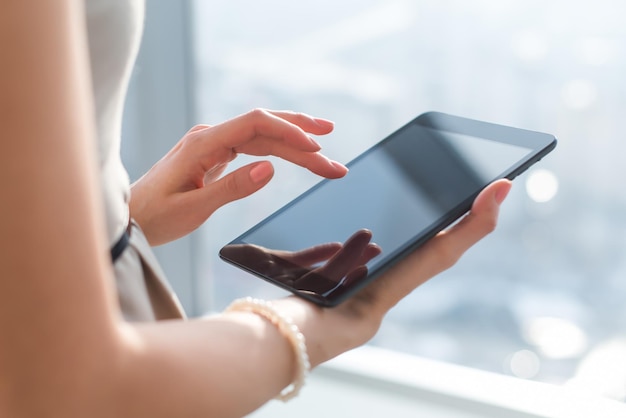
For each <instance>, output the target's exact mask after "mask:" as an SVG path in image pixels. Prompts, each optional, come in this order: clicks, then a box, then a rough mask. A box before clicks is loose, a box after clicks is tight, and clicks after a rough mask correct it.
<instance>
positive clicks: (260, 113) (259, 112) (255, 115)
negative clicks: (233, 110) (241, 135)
mask: <svg viewBox="0 0 626 418" xmlns="http://www.w3.org/2000/svg"><path fill="white" fill-rule="evenodd" d="M267 113H268V112H267V110H265V109H263V108H261V107H256V108H254V109H252V110H250V111H249V112H248V116H249V117H250V118H251V119H252V120H258V119H262V118H265V117H267Z"/></svg>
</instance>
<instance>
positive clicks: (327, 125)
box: [313, 118, 335, 133]
mask: <svg viewBox="0 0 626 418" xmlns="http://www.w3.org/2000/svg"><path fill="white" fill-rule="evenodd" d="M313 120H314V121H315V123H316V124H317V126H319V127H320V128H322V129H323V130H324V131H326V133H328V132H331V131H332V130H333V129H335V123H334V122H333V121H330V120H328V119H322V118H313Z"/></svg>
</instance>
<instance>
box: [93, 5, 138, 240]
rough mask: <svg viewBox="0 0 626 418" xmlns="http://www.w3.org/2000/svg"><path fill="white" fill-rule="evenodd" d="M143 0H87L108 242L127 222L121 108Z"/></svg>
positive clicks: (117, 236)
mask: <svg viewBox="0 0 626 418" xmlns="http://www.w3.org/2000/svg"><path fill="white" fill-rule="evenodd" d="M144 7H145V5H144V0H86V13H87V31H88V36H89V51H90V58H91V67H92V79H93V86H94V97H95V105H96V123H97V129H98V151H99V157H100V168H101V175H102V179H101V180H102V186H103V190H104V201H105V210H106V220H107V232H108V237H109V242H110V243H111V244H113V243H115V242H116V241H117V240H118V239H119V237H120V236H121V235H122V233H123V231H124V230H125V229H126V225H127V224H128V201H129V199H130V183H129V178H128V173H127V172H126V169H125V168H124V166H123V165H122V160H121V157H120V138H121V132H122V113H123V106H124V100H125V96H126V91H127V89H128V83H129V80H130V76H131V72H132V67H133V64H134V61H135V57H136V55H137V52H138V49H139V43H140V40H141V33H142V30H143V16H144Z"/></svg>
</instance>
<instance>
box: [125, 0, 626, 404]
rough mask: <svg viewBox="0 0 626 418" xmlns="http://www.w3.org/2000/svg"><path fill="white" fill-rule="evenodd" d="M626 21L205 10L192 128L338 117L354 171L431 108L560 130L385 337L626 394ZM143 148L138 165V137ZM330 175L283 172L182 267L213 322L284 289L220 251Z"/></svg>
mask: <svg viewBox="0 0 626 418" xmlns="http://www.w3.org/2000/svg"><path fill="white" fill-rule="evenodd" d="M148 4H150V2H148ZM624 15H626V4H625V3H624V2H620V1H617V0H596V1H594V2H589V1H571V0H567V1H566V0H553V1H550V2H545V1H537V0H524V1H521V0H501V1H495V0H494V1H487V0H483V1H479V0H471V1H460V0H456V1H454V0H437V1H434V0H429V1H424V0H421V1H408V0H406V1H405V0H358V1H357V0H344V1H341V2H337V1H330V0H317V1H299V2H287V1H279V0H265V1H263V2H260V1H252V0H213V1H192V2H189V16H191V22H189V23H190V24H189V25H188V28H190V29H189V31H190V38H191V40H192V42H191V44H189V47H188V49H186V50H185V54H186V55H185V57H187V58H189V62H191V67H190V68H187V69H186V70H185V80H186V83H187V84H186V87H185V88H186V89H187V90H186V94H188V95H189V97H191V101H188V102H186V105H187V106H188V108H186V110H185V112H186V113H185V114H186V115H187V116H186V119H185V120H186V121H189V122H193V123H200V122H202V123H209V124H215V123H218V122H221V121H223V120H225V119H228V118H231V117H234V116H236V115H238V114H240V113H244V112H247V111H248V110H250V109H252V108H255V107H264V108H271V109H289V110H295V111H301V112H306V113H310V114H313V115H315V116H319V117H324V118H328V119H331V120H333V121H335V123H336V129H335V131H334V132H333V133H332V134H331V135H328V136H327V137H324V138H319V140H320V142H321V143H322V146H323V147H324V150H325V153H326V154H327V155H329V156H330V157H331V158H334V159H337V160H339V161H342V162H348V161H349V160H351V159H352V158H353V157H355V156H356V155H358V154H359V153H360V152H362V151H363V150H365V149H367V148H369V147H370V146H371V145H373V144H374V143H376V142H377V141H379V140H380V139H382V138H383V137H385V136H386V135H387V134H389V133H391V132H392V131H394V130H395V129H397V128H398V127H400V126H401V125H403V124H404V123H406V122H407V121H409V120H410V119H412V118H413V117H415V116H416V115H418V114H420V113H422V112H425V111H430V110H437V111H442V112H446V113H452V114H457V115H460V116H465V117H470V118H476V119H482V120H486V121H490V122H495V123H500V124H506V125H512V126H516V127H521V128H525V129H531V130H537V131H544V132H548V133H551V134H554V135H556V136H557V138H558V140H559V145H558V146H557V149H556V150H555V151H554V152H553V153H552V154H550V155H549V156H548V157H546V158H545V159H544V160H542V161H541V162H540V163H539V164H537V165H536V166H535V167H534V168H533V169H531V170H529V171H527V172H526V173H525V174H524V175H522V176H520V177H519V178H517V179H516V180H515V183H514V188H513V190H512V192H511V194H510V195H509V197H508V199H507V201H506V202H505V204H504V206H503V210H502V213H501V220H500V224H499V227H498V229H497V230H496V231H495V232H494V233H493V234H492V235H490V236H489V237H488V238H486V239H485V240H484V241H482V242H481V243H480V244H479V245H477V246H476V247H474V248H472V249H471V250H470V251H469V252H468V253H467V254H466V256H465V257H464V258H463V259H462V260H461V262H459V264H458V265H456V266H455V267H454V268H453V269H451V270H449V271H448V272H446V273H444V274H442V275H441V276H439V277H437V278H436V279H435V280H432V281H431V282H429V283H427V284H426V285H424V286H422V287H421V288H420V289H418V291H416V292H414V293H413V294H412V295H410V296H409V297H408V298H406V300H404V301H403V302H402V303H401V304H400V305H398V306H397V307H396V308H395V309H394V310H393V311H392V312H391V313H390V315H389V317H388V318H387V320H386V322H385V323H384V324H383V327H382V329H381V330H380V332H379V334H378V335H377V336H376V338H375V339H374V340H373V341H372V342H371V344H372V345H373V346H377V347H384V348H387V349H391V350H395V351H397V352H402V353H408V354H413V355H416V356H421V357H426V358H431V359H435V360H440V361H444V362H449V363H453V364H459V365H463V366H468V367H471V368H477V369H481V370H486V371H490V372H496V373H500V374H505V375H510V376H515V377H519V378H522V379H529V380H537V381H541V382H548V383H556V384H559V385H560V384H577V385H586V386H588V387H593V388H595V389H596V390H602V391H603V392H604V394H607V395H608V396H611V397H613V398H616V399H622V400H623V399H625V398H626V365H625V364H626V363H625V361H626V360H625V358H626V348H625V346H624V345H623V342H622V341H623V339H624V336H626V303H624V300H625V298H626V218H625V215H626V191H625V190H624V186H623V181H624V179H626V164H625V163H624V155H625V154H626V138H625V136H624V133H623V130H624V129H623V122H624V120H625V116H624V115H626V26H625V25H624V24H623V16H624ZM149 18H150V14H148V20H147V22H146V25H147V29H148V30H149V29H150V25H151V21H150V19H149ZM170 35H171V34H170ZM164 36H167V34H165V35H164ZM164 65H167V63H165V64H164ZM146 72H147V70H144V71H143V74H144V77H145V73H146ZM141 74H142V70H141V68H140V70H139V74H138V75H139V76H141ZM169 88H171V89H172V88H175V86H174V87H172V86H170V87H169ZM172 94H173V95H175V94H177V92H176V91H173V93H172ZM130 100H131V105H132V100H133V99H132V97H131V99H130ZM131 107H132V106H131ZM189 127H190V126H189ZM126 129H127V132H129V135H130V134H132V122H129V127H127V128H126ZM183 133H184V131H181V132H179V133H178V136H176V137H172V138H171V142H170V143H169V144H168V146H172V145H173V144H174V143H175V142H176V141H177V140H178V138H179V137H180V136H181V135H182V134H183ZM126 155H127V156H128V157H127V158H128V159H129V165H130V166H131V170H130V171H131V174H132V173H133V170H134V169H137V170H138V168H133V167H137V165H134V166H133V158H134V157H136V150H135V151H133V147H132V144H131V145H129V146H127V148H126ZM249 161H250V160H249V159H246V158H241V159H238V160H237V161H236V162H235V165H234V166H233V167H235V166H239V165H242V164H245V163H247V162H249ZM317 181H318V179H317V178H316V177H315V176H313V175H311V174H310V173H307V172H304V171H303V170H301V169H297V168H294V167H291V166H289V165H287V164H282V163H281V162H279V161H276V177H275V179H274V180H273V182H272V183H271V184H270V185H269V186H268V187H266V188H265V189H264V190H262V191H261V192H259V193H257V194H256V195H255V196H252V197H250V198H248V199H245V200H243V201H240V202H236V203H233V204H231V205H229V206H227V207H225V208H223V209H221V210H220V211H218V212H217V213H216V214H215V215H214V216H213V217H212V218H211V219H210V220H209V221H208V222H207V223H206V225H204V226H203V227H202V228H201V230H200V231H198V232H197V233H196V234H195V235H194V237H193V241H192V243H191V244H189V245H190V246H189V248H190V250H189V251H186V252H185V253H184V254H185V257H186V258H184V259H179V260H178V261H174V262H167V263H165V264H166V270H168V274H169V273H170V271H178V272H179V273H177V274H170V278H171V279H172V281H173V283H174V286H175V287H177V288H178V289H181V293H182V294H184V295H187V294H188V295H190V296H189V297H183V302H184V303H185V305H186V307H187V309H188V310H189V311H190V312H191V313H192V314H193V315H200V314H202V313H206V312H210V311H214V310H220V309H223V308H224V307H225V306H226V305H227V304H228V303H229V302H230V301H231V300H232V299H233V298H235V297H240V296H244V295H254V296H257V297H273V296H277V295H281V294H282V293H281V291H279V290H277V289H276V288H274V287H273V286H272V285H269V284H267V283H265V282H263V281H261V280H259V279H256V278H254V277H252V276H250V275H247V274H246V273H243V272H240V271H238V270H237V269H235V268H233V267H231V266H229V265H227V264H226V263H224V262H222V261H220V260H219V259H218V256H217V252H218V250H219V248H221V246H222V245H224V244H225V243H227V242H228V241H230V240H231V239H233V238H234V237H236V236H237V235H239V234H240V233H242V232H244V231H245V230H246V229H248V228H249V227H251V226H253V225H254V224H255V223H256V222H258V221H260V220H261V219H263V218H264V217H265V216H267V215H269V214H270V213H272V212H273V211H275V210H276V209H278V208H279V207H281V206H282V205H283V204H285V203H287V202H288V201H289V200H291V199H292V198H293V197H295V196H297V195H298V194H300V193H301V192H303V191H304V190H306V189H307V188H308V187H310V186H311V185H313V184H315V183H316V182H317ZM373 187H374V185H373ZM285 233H288V231H285ZM172 263H173V264H172ZM176 263H179V264H184V266H183V267H182V268H181V269H182V270H184V271H187V273H188V275H187V276H184V275H182V274H181V273H180V271H182V270H181V269H179V270H174V268H173V267H171V266H173V265H176ZM178 267H180V266H178ZM600 386H602V388H601V389H600Z"/></svg>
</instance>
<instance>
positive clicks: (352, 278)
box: [342, 266, 368, 286]
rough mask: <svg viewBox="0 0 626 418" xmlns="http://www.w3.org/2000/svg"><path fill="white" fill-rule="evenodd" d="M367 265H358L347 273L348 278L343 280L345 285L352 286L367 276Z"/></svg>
mask: <svg viewBox="0 0 626 418" xmlns="http://www.w3.org/2000/svg"><path fill="white" fill-rule="evenodd" d="M367 273H368V270H367V267H366V266H358V267H356V268H355V269H354V270H352V271H351V272H349V273H348V274H347V275H346V279H345V280H344V281H343V283H342V284H343V285H344V286H350V285H352V284H354V283H356V282H359V281H361V280H363V279H364V278H366V277H367Z"/></svg>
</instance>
